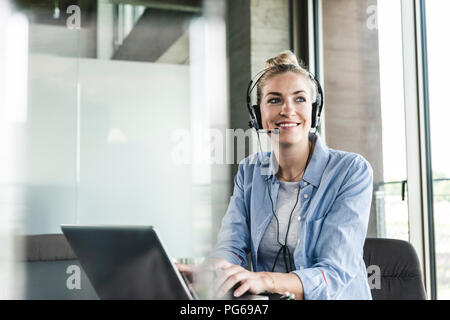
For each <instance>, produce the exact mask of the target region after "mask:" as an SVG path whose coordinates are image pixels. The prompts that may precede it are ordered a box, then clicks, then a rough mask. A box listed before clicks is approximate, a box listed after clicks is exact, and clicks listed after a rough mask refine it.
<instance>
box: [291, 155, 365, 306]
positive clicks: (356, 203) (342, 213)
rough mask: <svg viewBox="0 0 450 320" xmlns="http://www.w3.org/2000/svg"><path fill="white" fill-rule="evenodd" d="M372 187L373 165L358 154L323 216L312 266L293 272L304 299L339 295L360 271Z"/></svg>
mask: <svg viewBox="0 0 450 320" xmlns="http://www.w3.org/2000/svg"><path fill="white" fill-rule="evenodd" d="M372 189H373V170H372V167H371V166H370V164H369V163H368V162H367V161H366V160H365V159H364V158H363V157H360V156H358V157H356V158H355V159H354V160H353V163H352V165H351V167H350V169H349V170H348V173H347V175H346V177H345V178H344V181H343V183H342V186H341V188H340V190H339V192H338V195H337V197H336V199H335V201H334V203H333V205H332V206H331V208H330V210H329V211H328V212H327V213H326V215H325V217H324V221H323V223H322V229H321V231H320V235H319V238H318V240H317V243H316V246H315V248H314V259H313V265H312V266H311V267H309V268H305V269H302V270H295V271H293V273H295V274H297V276H298V277H299V278H300V279H301V281H302V284H303V291H304V298H305V299H306V300H328V299H337V298H339V296H340V294H341V292H342V291H343V290H344V289H345V288H346V286H347V285H348V284H349V283H350V282H351V281H352V279H354V278H355V275H356V274H357V273H358V272H360V268H361V261H362V259H363V257H362V255H363V246H364V241H365V238H366V232H367V226H368V222H369V215H370V206H371V203H372Z"/></svg>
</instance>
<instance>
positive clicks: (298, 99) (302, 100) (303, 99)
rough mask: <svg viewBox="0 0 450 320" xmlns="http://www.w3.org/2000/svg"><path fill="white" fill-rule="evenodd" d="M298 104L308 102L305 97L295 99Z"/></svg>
mask: <svg viewBox="0 0 450 320" xmlns="http://www.w3.org/2000/svg"><path fill="white" fill-rule="evenodd" d="M295 100H296V101H297V102H306V99H305V98H303V97H298V98H297V99H295Z"/></svg>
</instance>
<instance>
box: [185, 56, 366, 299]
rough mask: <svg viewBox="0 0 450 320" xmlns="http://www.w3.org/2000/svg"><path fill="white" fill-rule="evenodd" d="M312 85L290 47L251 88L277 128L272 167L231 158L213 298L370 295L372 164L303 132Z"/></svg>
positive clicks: (267, 125) (254, 159) (266, 122)
mask: <svg viewBox="0 0 450 320" xmlns="http://www.w3.org/2000/svg"><path fill="white" fill-rule="evenodd" d="M317 89H318V88H317V86H316V83H315V82H314V81H313V79H312V77H311V75H310V73H309V72H308V71H306V70H305V69H303V68H302V67H301V66H300V65H299V63H298V62H297V59H296V57H295V55H294V54H293V53H291V52H289V51H287V52H286V51H285V52H282V53H280V54H279V55H278V56H276V57H275V58H272V59H269V60H268V61H267V63H266V71H265V72H264V74H263V76H262V77H261V78H260V80H259V81H258V84H257V96H258V105H259V108H260V112H261V122H262V125H263V127H264V129H266V130H273V129H277V128H278V129H279V130H280V132H279V134H278V135H277V139H278V143H279V146H278V148H274V151H273V152H272V153H269V157H270V159H271V160H276V162H277V163H278V170H277V171H275V170H274V166H272V165H271V166H270V169H272V172H271V171H269V174H267V172H265V173H264V174H263V173H262V168H263V167H264V163H262V162H261V157H260V156H258V154H254V155H251V156H250V157H248V158H246V159H244V160H243V161H242V162H241V163H240V164H239V170H238V173H237V174H236V177H235V179H234V192H233V195H232V197H231V199H230V203H229V206H228V210H227V212H226V214H225V216H224V218H223V220H222V226H221V229H220V232H219V235H218V241H217V244H216V246H215V248H214V250H213V251H212V253H211V254H210V259H209V260H208V261H209V262H210V265H212V267H213V268H214V269H215V270H216V271H217V277H216V280H215V283H214V290H215V293H216V297H221V296H223V295H224V294H225V293H227V292H228V291H229V290H232V292H233V294H234V296H236V297H238V296H241V295H242V294H244V293H245V292H250V293H255V294H258V293H279V294H284V293H285V292H290V293H293V294H295V298H296V299H371V293H370V289H369V286H368V282H367V271H366V266H365V264H364V261H363V245H364V241H365V236H366V231H367V225H368V219H369V213H370V205H371V199H372V184H373V172H372V168H371V166H370V164H369V163H368V162H367V161H366V160H365V159H364V158H363V157H362V156H360V155H357V154H353V153H348V152H343V151H337V150H333V149H330V148H328V147H327V146H326V145H325V143H324V142H323V141H322V140H321V138H320V136H318V135H317V134H310V131H311V124H312V121H313V120H312V119H313V107H312V106H313V103H314V102H315V101H316V99H317V95H318V91H317ZM313 122H314V121H313ZM271 135H272V138H273V135H274V134H273V133H272V134H271ZM273 157H275V159H274V158H273ZM270 163H274V161H271V162H270ZM270 169H269V170H270ZM249 253H250V254H251V262H252V268H251V269H252V271H249V270H247V269H246V268H247V267H248V265H249V261H248V254H249ZM178 268H179V270H180V271H182V272H186V273H189V272H192V270H193V269H192V267H190V266H186V265H178Z"/></svg>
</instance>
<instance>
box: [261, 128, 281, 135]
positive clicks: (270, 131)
mask: <svg viewBox="0 0 450 320" xmlns="http://www.w3.org/2000/svg"><path fill="white" fill-rule="evenodd" d="M258 133H267V134H268V133H273V134H280V129H278V128H275V129H272V130H265V129H260V130H258Z"/></svg>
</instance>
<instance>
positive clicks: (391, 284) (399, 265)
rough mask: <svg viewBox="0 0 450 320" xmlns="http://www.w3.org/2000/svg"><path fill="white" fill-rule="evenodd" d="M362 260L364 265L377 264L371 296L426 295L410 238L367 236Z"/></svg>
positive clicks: (407, 297)
mask: <svg viewBox="0 0 450 320" xmlns="http://www.w3.org/2000/svg"><path fill="white" fill-rule="evenodd" d="M364 262H365V263H366V267H369V266H373V265H375V266H378V267H379V268H380V273H381V279H380V286H379V289H377V288H372V289H371V292H372V298H373V300H425V299H426V293H425V288H424V285H423V281H422V272H421V269H420V263H419V259H418V257H417V253H416V251H415V249H414V247H413V246H412V245H411V244H410V243H409V242H407V241H403V240H396V239H376V238H367V239H366V242H365V244H364ZM369 276H370V274H369ZM369 283H370V282H369Z"/></svg>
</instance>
